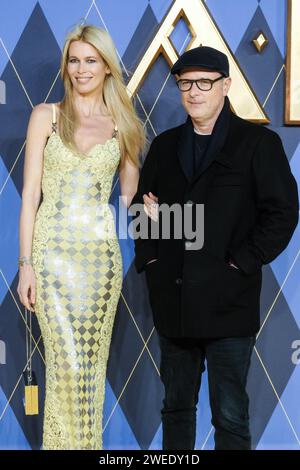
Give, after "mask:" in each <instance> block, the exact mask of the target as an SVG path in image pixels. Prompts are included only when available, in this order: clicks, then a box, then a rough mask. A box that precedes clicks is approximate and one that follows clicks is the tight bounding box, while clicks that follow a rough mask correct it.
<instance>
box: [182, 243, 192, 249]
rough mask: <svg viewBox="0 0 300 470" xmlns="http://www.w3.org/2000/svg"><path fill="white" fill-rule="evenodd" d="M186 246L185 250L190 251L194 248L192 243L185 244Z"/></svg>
mask: <svg viewBox="0 0 300 470" xmlns="http://www.w3.org/2000/svg"><path fill="white" fill-rule="evenodd" d="M184 245H185V249H186V250H189V249H190V248H191V246H192V242H185V244H184Z"/></svg>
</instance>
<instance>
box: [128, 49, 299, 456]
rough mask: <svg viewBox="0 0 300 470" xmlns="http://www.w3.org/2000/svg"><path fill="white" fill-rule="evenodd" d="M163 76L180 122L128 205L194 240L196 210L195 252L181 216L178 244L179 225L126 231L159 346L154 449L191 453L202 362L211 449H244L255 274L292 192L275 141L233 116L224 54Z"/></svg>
mask: <svg viewBox="0 0 300 470" xmlns="http://www.w3.org/2000/svg"><path fill="white" fill-rule="evenodd" d="M171 72H172V73H173V74H175V75H176V79H177V85H178V87H179V90H180V92H181V98H182V104H183V106H184V108H185V110H186V112H187V114H188V119H187V121H186V123H185V124H183V125H181V126H179V127H176V128H173V129H169V130H167V131H165V132H163V133H162V134H161V135H159V136H158V137H156V138H155V139H154V140H153V142H152V144H151V147H150V150H149V153H148V155H147V157H146V160H145V163H144V166H143V169H142V171H141V176H140V181H139V186H138V191H137V193H136V195H135V197H134V199H133V205H134V204H135V203H139V204H144V203H145V208H146V211H147V213H148V215H149V216H150V217H149V218H148V223H149V224H152V225H153V224H156V225H157V226H160V225H162V224H163V220H162V219H163V217H164V215H162V213H160V210H159V211H158V213H159V219H158V221H153V220H151V219H152V218H154V215H153V213H151V207H152V205H153V199H154V198H153V196H152V195H155V196H156V197H157V198H158V207H159V208H161V207H162V205H164V206H172V205H174V204H177V206H178V205H179V207H180V208H181V209H182V213H184V211H185V210H186V211H189V213H190V214H192V216H191V218H192V223H193V227H194V228H195V227H196V229H197V230H198V232H199V223H198V222H199V220H198V221H197V214H198V216H199V214H201V211H198V212H197V207H201V206H200V205H203V207H204V225H203V224H200V225H201V230H202V231H203V233H202V235H204V243H201V246H199V243H196V241H195V237H194V238H191V237H187V236H185V233H186V230H185V228H186V227H183V226H184V220H185V219H184V217H183V216H182V219H180V220H181V221H182V222H181V223H182V228H183V230H182V233H183V235H182V236H177V235H176V234H175V232H176V230H175V228H174V227H175V225H174V224H175V223H176V224H177V228H178V217H177V221H176V222H174V224H173V228H171V229H170V236H169V237H165V236H163V234H162V232H161V231H159V236H158V237H156V238H155V237H154V236H152V237H151V236H144V237H143V236H142V235H138V232H137V228H138V227H139V226H140V224H137V225H136V232H135V236H136V241H135V250H136V256H135V265H136V268H137V271H138V272H142V271H143V270H145V271H146V278H147V285H148V289H149V297H150V303H151V307H152V311H153V318H154V324H155V327H156V329H157V332H158V335H159V340H160V347H161V366H160V371H161V379H162V381H163V384H164V387H165V399H164V403H163V409H162V423H163V448H164V449H193V448H194V445H195V431H196V405H197V401H198V394H199V388H200V382H201V374H202V372H203V371H204V361H205V359H206V361H207V370H208V383H209V397H210V406H211V411H212V424H213V425H214V427H215V448H216V449H250V448H251V436H250V432H249V416H248V396H247V393H246V382H247V375H248V371H249V366H250V358H251V354H252V350H253V346H254V343H255V335H256V333H257V331H258V330H259V320H260V318H259V297H260V291H261V280H262V266H263V265H264V264H267V263H270V262H271V261H273V260H274V259H275V258H276V257H277V256H278V255H279V254H280V253H281V252H282V251H283V250H284V248H285V247H286V246H287V244H288V242H289V240H290V238H291V236H292V234H293V232H294V229H295V227H296V225H297V222H298V213H299V206H298V194H297V185H296V182H295V179H294V177H293V176H292V174H291V171H290V167H289V164H288V161H287V158H286V155H285V152H284V149H283V147H282V143H281V140H280V138H279V137H278V135H277V134H276V133H274V132H273V131H271V130H269V129H267V128H265V127H263V126H261V125H257V124H253V123H250V122H247V121H245V120H243V119H241V118H239V117H237V116H236V115H235V114H234V113H233V112H232V111H231V109H230V103H229V100H228V98H227V93H228V90H229V88H230V83H231V78H230V77H229V64H228V59H227V57H226V55H224V54H223V53H222V52H220V51H217V50H216V49H213V48H210V47H197V48H195V49H192V50H190V51H188V52H185V53H184V54H183V55H182V56H181V57H180V58H179V59H178V61H177V62H176V63H175V64H174V66H173V68H172V70H171ZM150 193H152V195H151V194H150ZM149 194H150V197H149ZM133 207H134V206H133ZM147 208H148V210H147ZM144 216H145V217H147V216H146V215H144ZM187 219H188V217H187ZM198 219H199V217H198ZM200 219H201V218H200ZM135 220H136V221H138V220H140V219H139V218H138V217H137V218H136V219H135ZM198 232H195V233H198ZM195 233H194V235H195ZM200 238H201V236H200Z"/></svg>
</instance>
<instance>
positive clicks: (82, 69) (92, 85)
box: [67, 41, 110, 95]
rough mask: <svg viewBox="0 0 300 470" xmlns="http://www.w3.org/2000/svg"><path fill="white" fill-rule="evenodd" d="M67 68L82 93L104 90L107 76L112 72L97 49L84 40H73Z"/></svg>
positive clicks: (73, 82) (87, 93)
mask: <svg viewBox="0 0 300 470" xmlns="http://www.w3.org/2000/svg"><path fill="white" fill-rule="evenodd" d="M68 56H69V57H68V64H67V70H68V74H69V77H70V79H71V82H72V84H73V87H74V89H75V90H76V91H78V93H80V94H82V95H89V94H91V93H93V92H95V91H96V90H100V91H101V92H102V88H103V83H104V80H105V76H106V75H107V74H109V73H110V70H109V67H108V66H107V65H106V63H105V62H104V60H103V59H102V57H101V56H100V54H99V52H98V51H97V49H95V48H94V47H93V46H92V45H91V44H88V43H86V42H83V41H73V42H72V43H71V44H70V47H69V54H68Z"/></svg>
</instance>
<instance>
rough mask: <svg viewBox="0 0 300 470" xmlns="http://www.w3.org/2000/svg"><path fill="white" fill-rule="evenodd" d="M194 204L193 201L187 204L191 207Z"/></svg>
mask: <svg viewBox="0 0 300 470" xmlns="http://www.w3.org/2000/svg"><path fill="white" fill-rule="evenodd" d="M193 204H194V203H193V201H187V202H186V205H187V206H189V207H190V206H192V205H193Z"/></svg>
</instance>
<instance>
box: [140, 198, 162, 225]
mask: <svg viewBox="0 0 300 470" xmlns="http://www.w3.org/2000/svg"><path fill="white" fill-rule="evenodd" d="M143 200H144V210H145V212H146V214H147V215H148V217H150V219H152V220H154V222H157V221H158V198H157V197H156V196H154V194H152V193H151V192H150V193H148V194H144V195H143Z"/></svg>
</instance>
